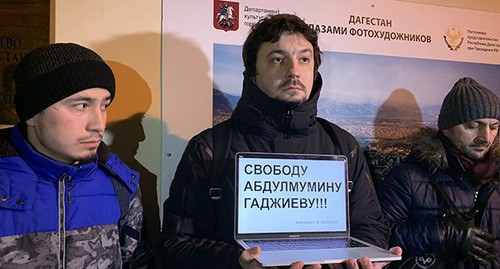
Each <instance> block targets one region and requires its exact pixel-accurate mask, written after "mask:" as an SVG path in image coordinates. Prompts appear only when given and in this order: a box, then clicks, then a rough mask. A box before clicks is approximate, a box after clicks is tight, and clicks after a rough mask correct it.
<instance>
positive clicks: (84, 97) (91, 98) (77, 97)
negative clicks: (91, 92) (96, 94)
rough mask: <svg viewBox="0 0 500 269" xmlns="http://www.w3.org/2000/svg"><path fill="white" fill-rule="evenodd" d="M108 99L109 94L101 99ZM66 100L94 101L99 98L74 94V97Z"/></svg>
mask: <svg viewBox="0 0 500 269" xmlns="http://www.w3.org/2000/svg"><path fill="white" fill-rule="evenodd" d="M108 100H111V95H108V96H106V97H105V98H104V99H103V100H102V101H108ZM68 101H70V102H75V101H86V102H94V101H99V100H98V99H97V98H93V97H90V96H75V97H70V98H68Z"/></svg>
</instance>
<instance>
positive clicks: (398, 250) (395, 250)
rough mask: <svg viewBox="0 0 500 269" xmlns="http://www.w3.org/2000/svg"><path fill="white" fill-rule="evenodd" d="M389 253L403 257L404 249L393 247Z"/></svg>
mask: <svg viewBox="0 0 500 269" xmlns="http://www.w3.org/2000/svg"><path fill="white" fill-rule="evenodd" d="M389 251H390V252H391V253H392V254H394V255H398V256H402V255H403V249H402V248H401V247H392V248H390V249H389Z"/></svg>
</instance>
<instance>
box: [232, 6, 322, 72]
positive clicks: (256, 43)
mask: <svg viewBox="0 0 500 269" xmlns="http://www.w3.org/2000/svg"><path fill="white" fill-rule="evenodd" d="M283 32H288V33H300V34H302V35H303V36H304V38H305V39H306V40H307V41H309V43H311V45H312V47H313V50H314V77H316V74H317V72H318V68H319V66H320V65H321V50H320V49H319V46H318V33H317V32H316V31H315V30H314V29H312V28H311V27H310V26H309V25H307V23H305V21H304V20H302V19H301V18H299V17H298V16H296V15H293V14H278V15H269V16H267V17H265V18H263V19H261V20H259V21H258V22H257V23H256V24H254V25H253V26H252V28H251V29H250V33H249V34H248V36H247V39H246V40H245V43H244V44H243V52H242V56H243V63H244V65H245V72H244V74H245V75H247V76H249V77H254V76H255V75H256V63H257V52H258V51H259V48H260V46H261V45H262V43H264V42H272V43H274V42H277V41H278V40H279V39H280V37H281V34H282V33H283Z"/></svg>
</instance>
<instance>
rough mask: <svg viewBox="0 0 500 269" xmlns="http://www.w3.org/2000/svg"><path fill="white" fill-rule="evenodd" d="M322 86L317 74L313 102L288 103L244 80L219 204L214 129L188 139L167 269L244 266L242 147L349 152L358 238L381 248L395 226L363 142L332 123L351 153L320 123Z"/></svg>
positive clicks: (164, 247)
mask: <svg viewBox="0 0 500 269" xmlns="http://www.w3.org/2000/svg"><path fill="white" fill-rule="evenodd" d="M321 85H322V80H321V77H319V78H318V79H316V81H315V84H314V86H313V92H312V94H311V97H310V98H309V100H308V101H306V102H304V103H302V104H295V105H291V104H287V103H283V102H280V101H277V100H275V99H272V98H270V97H268V96H267V95H265V94H264V93H263V92H262V91H261V90H259V89H258V88H257V86H256V85H255V84H254V83H253V82H252V81H251V80H250V79H245V80H244V87H243V93H242V97H241V99H240V101H239V103H238V105H237V107H236V109H235V111H234V112H233V114H232V116H231V121H232V126H233V132H232V139H231V147H230V152H229V156H228V160H227V163H226V167H225V169H224V173H223V180H222V186H221V188H222V197H221V199H220V200H218V201H212V200H211V198H210V196H209V188H210V182H209V181H208V178H209V174H210V168H211V164H212V148H213V142H212V141H213V140H212V129H207V130H205V131H203V132H201V133H200V134H198V135H196V136H194V137H193V138H192V139H191V140H190V141H189V143H188V145H187V147H186V149H185V152H184V154H183V156H182V158H181V161H180V163H179V165H178V167H177V171H176V174H175V177H174V179H173V181H172V185H171V188H170V195H169V198H168V199H167V200H166V201H165V203H164V219H163V230H162V239H161V242H162V243H161V245H160V246H159V250H158V251H159V253H160V257H162V259H163V264H164V268H217V269H224V268H231V269H234V268H239V267H240V266H239V263H238V257H239V255H240V253H241V249H240V248H239V247H238V246H237V245H236V243H235V241H234V189H235V182H234V173H235V171H234V155H235V153H236V152H240V151H264V152H283V153H322V154H344V155H347V157H348V161H349V177H350V179H351V180H352V181H353V182H354V187H353V189H352V191H351V192H350V201H351V203H350V206H351V207H350V210H351V211H350V213H351V231H352V235H354V236H357V237H359V238H361V239H364V240H365V241H368V242H371V243H373V244H375V245H379V246H382V247H386V246H387V234H388V229H387V227H386V225H385V223H384V222H383V219H382V212H381V209H380V207H379V203H378V200H377V197H376V192H375V189H374V187H373V183H372V181H371V178H370V174H369V171H368V167H367V164H366V161H365V159H364V155H363V154H362V152H361V150H360V148H359V145H358V143H357V142H356V140H355V139H354V138H353V137H352V135H350V134H349V133H347V132H346V131H345V130H343V129H341V128H339V127H338V126H336V125H333V124H332V127H333V129H334V130H335V132H336V135H337V137H338V143H342V144H343V145H344V146H345V147H346V148H348V149H349V150H348V152H341V151H340V147H339V145H338V144H336V143H333V142H332V138H331V137H330V136H329V134H328V133H327V132H326V131H325V129H323V127H322V126H321V125H320V124H319V123H318V121H317V120H316V114H317V101H318V98H319V93H320V89H321Z"/></svg>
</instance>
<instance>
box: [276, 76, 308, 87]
mask: <svg viewBox="0 0 500 269" xmlns="http://www.w3.org/2000/svg"><path fill="white" fill-rule="evenodd" d="M289 87H299V88H300V89H301V90H305V88H306V86H304V84H303V83H302V82H301V81H300V80H298V79H293V78H292V79H289V80H287V81H285V82H283V83H282V84H281V85H280V88H289Z"/></svg>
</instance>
